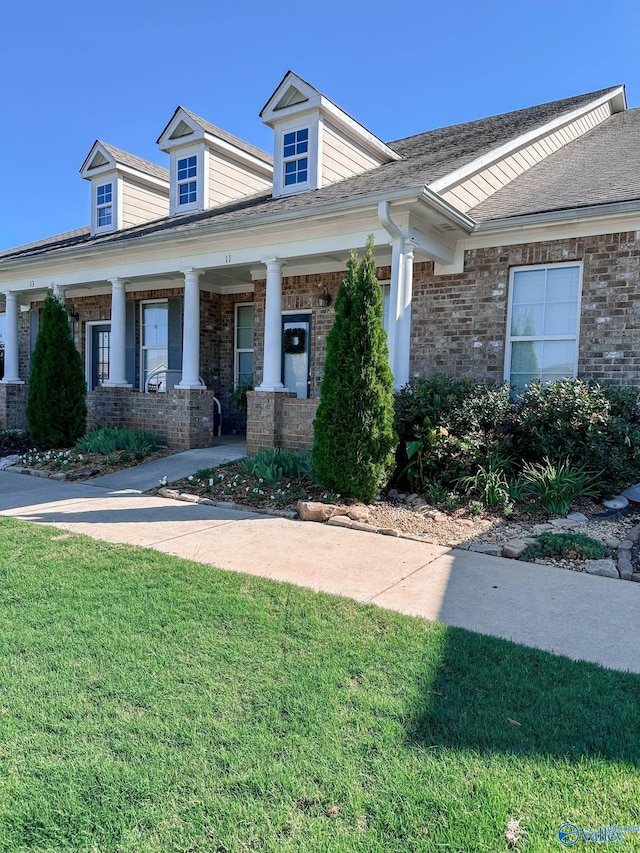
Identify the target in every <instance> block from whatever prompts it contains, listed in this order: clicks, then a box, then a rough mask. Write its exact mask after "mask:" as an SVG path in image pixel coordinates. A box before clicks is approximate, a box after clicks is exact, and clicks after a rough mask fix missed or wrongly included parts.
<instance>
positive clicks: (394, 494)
mask: <svg viewBox="0 0 640 853" xmlns="http://www.w3.org/2000/svg"><path fill="white" fill-rule="evenodd" d="M399 494H400V492H399V491H398V490H397V489H389V491H388V492H387V497H388V498H389V500H390V501H395V500H396V498H397V497H398V495H399Z"/></svg>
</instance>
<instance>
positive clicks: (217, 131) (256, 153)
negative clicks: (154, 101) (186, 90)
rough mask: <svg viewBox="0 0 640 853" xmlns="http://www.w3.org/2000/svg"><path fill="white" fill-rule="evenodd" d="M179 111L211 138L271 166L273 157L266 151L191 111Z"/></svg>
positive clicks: (184, 108)
mask: <svg viewBox="0 0 640 853" xmlns="http://www.w3.org/2000/svg"><path fill="white" fill-rule="evenodd" d="M181 109H182V110H183V111H184V112H185V113H186V114H187V115H188V116H189V118H191V119H193V120H194V121H195V122H196V123H197V124H199V125H200V127H201V128H202V129H203V130H204V132H205V133H210V134H211V136H217V137H218V138H219V139H223V140H224V141H225V142H228V143H229V145H235V147H236V148H240V149H241V150H242V151H245V152H246V153H247V154H251V155H252V156H253V157H256V158H257V159H258V160H262V161H263V162H264V163H268V164H269V165H270V166H271V165H273V157H272V156H271V154H267V152H266V151H263V150H262V148H257V147H256V146H255V145H251V143H249V142H245V141H244V139H240V137H239V136H234V135H233V134H232V133H228V132H227V131H226V130H223V129H222V128H221V127H216V125H215V124H211V122H210V121H207V120H206V119H204V118H201V117H200V116H197V115H196V114H195V113H192V112H191V110H188V109H187V108H186V107H182V108H181Z"/></svg>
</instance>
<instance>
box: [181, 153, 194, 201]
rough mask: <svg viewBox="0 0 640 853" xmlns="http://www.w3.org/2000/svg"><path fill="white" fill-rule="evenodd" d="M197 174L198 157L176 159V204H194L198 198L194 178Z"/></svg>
mask: <svg viewBox="0 0 640 853" xmlns="http://www.w3.org/2000/svg"><path fill="white" fill-rule="evenodd" d="M197 176H198V158H197V157H196V156H195V155H194V156H193V157H183V158H182V159H181V160H178V204H179V205H185V204H195V203H196V200H197V198H198V189H197V183H196V178H197Z"/></svg>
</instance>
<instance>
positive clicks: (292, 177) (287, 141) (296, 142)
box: [282, 127, 309, 187]
mask: <svg viewBox="0 0 640 853" xmlns="http://www.w3.org/2000/svg"><path fill="white" fill-rule="evenodd" d="M308 153H309V128H308V127H305V128H302V129H301V130H293V131H291V132H290V133H285V134H284V136H283V152H282V154H283V163H284V185H285V187H289V186H293V185H294V184H306V183H307V180H308V175H309V160H308Z"/></svg>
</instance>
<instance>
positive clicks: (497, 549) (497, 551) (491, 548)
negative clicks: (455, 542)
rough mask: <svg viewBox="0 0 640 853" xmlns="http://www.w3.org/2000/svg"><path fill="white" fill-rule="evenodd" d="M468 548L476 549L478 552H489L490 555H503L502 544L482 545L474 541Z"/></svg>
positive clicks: (470, 549)
mask: <svg viewBox="0 0 640 853" xmlns="http://www.w3.org/2000/svg"><path fill="white" fill-rule="evenodd" d="M458 547H460V546H458ZM467 550H468V551H475V552H476V553H477V554H487V555H488V556H489V557H500V556H501V555H502V547H501V546H500V545H491V544H489V545H482V544H479V543H477V542H472V543H471V545H469V547H468V549H467Z"/></svg>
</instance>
